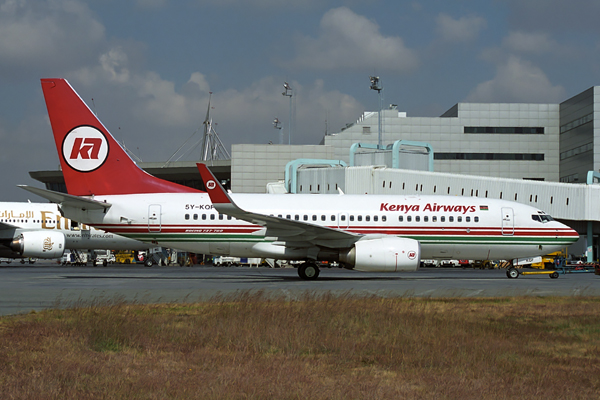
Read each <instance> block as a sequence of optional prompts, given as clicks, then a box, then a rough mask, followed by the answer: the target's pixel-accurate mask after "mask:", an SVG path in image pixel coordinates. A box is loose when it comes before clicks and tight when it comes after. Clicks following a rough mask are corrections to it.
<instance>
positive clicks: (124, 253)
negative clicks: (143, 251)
mask: <svg viewBox="0 0 600 400" xmlns="http://www.w3.org/2000/svg"><path fill="white" fill-rule="evenodd" d="M115 262H116V263H117V264H135V251H131V250H121V251H117V252H116V253H115Z"/></svg>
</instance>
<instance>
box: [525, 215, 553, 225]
mask: <svg viewBox="0 0 600 400" xmlns="http://www.w3.org/2000/svg"><path fill="white" fill-rule="evenodd" d="M531 219H532V220H534V221H537V222H541V223H543V224H545V223H546V222H551V221H554V219H553V218H552V217H551V216H549V215H548V214H532V215H531Z"/></svg>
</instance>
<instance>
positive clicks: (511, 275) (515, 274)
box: [506, 268, 519, 279]
mask: <svg viewBox="0 0 600 400" xmlns="http://www.w3.org/2000/svg"><path fill="white" fill-rule="evenodd" d="M506 276H507V277H509V278H511V279H516V278H518V277H519V271H518V270H517V269H516V268H509V270H508V271H506Z"/></svg>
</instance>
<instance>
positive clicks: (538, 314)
mask: <svg viewBox="0 0 600 400" xmlns="http://www.w3.org/2000/svg"><path fill="white" fill-rule="evenodd" d="M0 345H1V348H0V398H2V399H96V398H97V399H188V398H198V399H403V398H406V399H598V398H599V397H600V298H547V297H544V298H532V297H527V298H501V299H413V298H399V299H381V298H358V297H350V296H346V297H344V296H342V297H334V296H314V295H310V294H307V295H306V296H305V298H304V299H303V300H301V301H293V302H290V301H285V300H282V299H269V298H266V297H265V296H263V295H262V294H261V293H255V294H250V293H240V294H237V295H235V296H230V297H227V298H215V299H213V300H211V301H208V302H205V303H195V304H168V305H128V304H125V303H123V302H120V301H118V300H112V301H103V300H98V301H96V302H95V304H78V305H73V307H72V308H70V309H57V310H49V311H44V312H40V313H32V314H27V315H19V316H11V317H3V318H0Z"/></svg>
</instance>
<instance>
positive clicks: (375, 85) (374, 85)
mask: <svg viewBox="0 0 600 400" xmlns="http://www.w3.org/2000/svg"><path fill="white" fill-rule="evenodd" d="M369 79H370V80H371V87H370V89H371V90H377V94H378V95H379V111H378V112H377V124H378V131H379V132H378V133H379V136H378V141H377V147H378V148H379V149H383V143H382V141H383V137H382V136H383V132H382V126H381V112H382V110H383V95H382V94H381V91H382V90H383V86H381V81H380V80H379V77H378V76H370V77H369Z"/></svg>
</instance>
